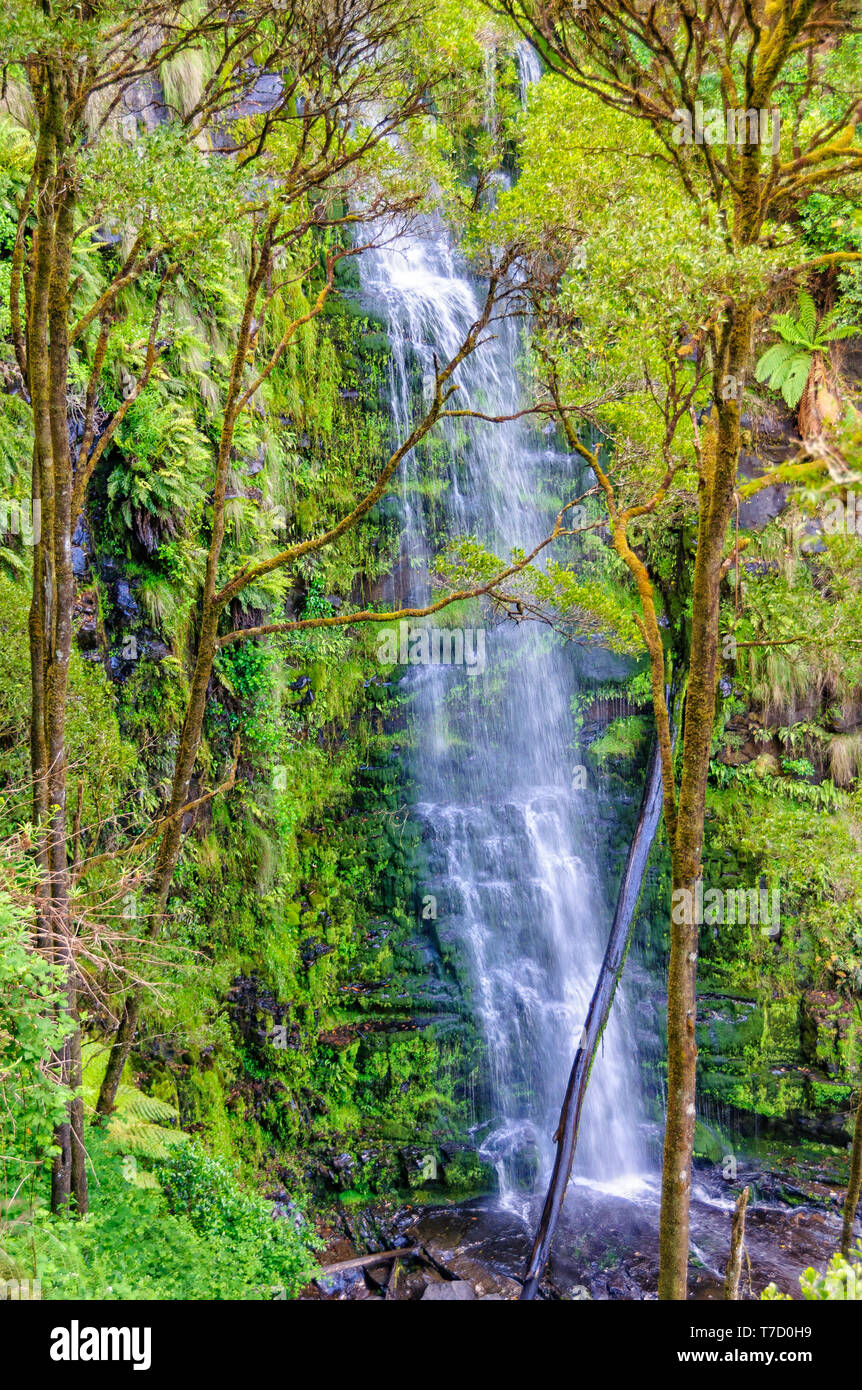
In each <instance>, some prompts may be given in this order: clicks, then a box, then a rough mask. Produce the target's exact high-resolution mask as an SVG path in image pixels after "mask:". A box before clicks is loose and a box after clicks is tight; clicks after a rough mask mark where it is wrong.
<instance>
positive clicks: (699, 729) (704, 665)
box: [658, 305, 752, 1300]
mask: <svg viewBox="0 0 862 1390" xmlns="http://www.w3.org/2000/svg"><path fill="white" fill-rule="evenodd" d="M751 323H752V314H751V309H750V307H749V306H747V305H742V306H737V307H735V308H734V309H732V310H731V311H729V313H728V319H727V323H726V325H725V328H724V330H723V335H722V343H721V353H720V360H719V362H718V363H717V365H716V369H715V373H714V379H713V400H714V402H715V409H716V414H717V426H714V427H713V429H712V430H710V431H709V437H708V439H707V442H706V444H705V447H704V448H703V450H702V456H701V466H700V483H699V513H698V538H697V554H696V556H695V563H694V575H693V583H692V637H691V655H690V659H689V680H688V688H687V691H686V701H685V724H684V733H683V749H682V773H681V777H680V792H679V804H678V808H677V819H676V832H675V834H674V836H673V839H672V849H671V858H672V863H673V888H674V893H675V895H676V897H675V901H676V903H677V904H680V903H683V902H686V901H687V902H688V903H689V904H690V905H691V906H692V908H693V907H694V903H695V901H696V889H697V884H698V881H699V879H700V872H701V856H702V853H703V827H704V821H705V813H706V783H707V777H708V775H709V755H710V750H711V747H712V733H713V724H714V721H715V691H716V685H717V682H718V674H719V667H718V652H719V592H720V585H721V564H722V556H723V551H724V546H725V542H726V537H727V528H728V525H729V523H730V516H731V511H732V508H733V493H734V486H735V483H736V471H737V466H738V462H739V443H740V423H739V403H738V401H737V400H736V399H734V398H732V399H730V400H727V401H725V400H723V399H722V395H723V393H722V383H723V381H724V379H725V377H727V376H731V375H732V376H734V377H735V378H736V379H737V380H741V379H742V377H743V375H744V372H745V367H746V365H747V362H748V358H749V350H750V341H751ZM695 915H696V914H695V913H694V912H693V911H692V912H691V913H686V912H684V911H677V912H676V913H675V914H674V913H672V915H671V927H670V961H669V965H668V990H667V1046H668V1081H667V1091H668V1101H667V1122H666V1127H665V1141H664V1158H663V1163H662V1209H661V1220H660V1225H659V1285H658V1295H659V1298H660V1299H675V1300H684V1299H685V1298H686V1296H687V1293H688V1251H689V1207H690V1202H691V1165H692V1154H693V1150H694V1122H695V1087H696V1080H697V1044H696V1041H695V1025H696V1022H697V952H698V927H699V923H698V922H696V921H694V920H691V921H686V920H676V921H675V920H674V916H676V917H677V918H679V919H685V917H687V916H690V917H692V918H694V916H695Z"/></svg>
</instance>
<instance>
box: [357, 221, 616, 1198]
mask: <svg viewBox="0 0 862 1390" xmlns="http://www.w3.org/2000/svg"><path fill="white" fill-rule="evenodd" d="M362 260H363V264H362V280H363V294H364V297H365V299H366V302H368V303H369V305H370V306H372V307H373V308H374V310H375V311H376V312H377V313H379V314H380V315H381V316H382V317H383V318H384V319H385V321H386V323H387V326H388V333H389V337H390V343H391V348H392V359H391V363H392V366H391V406H392V413H393V417H394V428H395V430H396V432H397V433H398V434H399V435H400V436H401V437H404V435H405V434H406V433H407V432H408V428H409V425H408V422H409V420H410V419H411V415H412V411H411V402H412V403H413V409H414V410H415V394H416V391H417V386H418V383H419V381H420V380H421V379H423V378H424V381H425V388H426V390H427V384H428V381H429V379H430V380H433V358H434V354H435V353H436V355H437V357H438V358H439V360H441V361H444V360H446V359H448V358H449V357H450V356H451V355H452V353H453V352H454V351H455V349H456V348H457V346H458V345H459V344H460V342H461V341H462V338H463V337H464V335H465V333H466V331H467V329H468V327H469V325H470V324H472V323H473V322H474V321H475V319H476V317H477V316H478V313H479V295H480V293H481V291H480V289H479V287H478V286H477V285H476V283H475V281H474V280H473V279H471V277H470V276H469V274H468V273H467V271H466V269H465V267H464V266H463V265H462V264H461V263H459V259H458V256H457V254H456V252H455V250H454V249H453V247H452V245H451V244H450V241H449V238H448V236H447V234H446V231H445V228H444V227H443V226H442V225H439V224H437V223H434V222H428V223H426V225H425V226H424V228H423V229H422V230H421V233H420V234H414V235H412V236H410V237H407V238H404V239H402V240H400V241H399V242H398V243H397V244H395V245H392V246H388V247H386V248H385V249H381V250H376V251H372V252H367V253H365V255H364V256H363V258H362ZM494 331H495V333H496V337H494V338H493V339H492V340H491V341H488V342H486V343H485V344H484V345H483V346H481V347H480V348H479V349H478V350H477V351H476V352H475V353H474V355H473V356H472V357H471V358H469V359H468V360H467V361H466V362H465V363H464V364H463V365H462V367H461V368H460V370H459V371H458V373H457V377H456V379H457V381H458V382H459V384H460V390H459V391H458V393H457V404H458V406H459V407H463V406H469V407H470V408H472V409H478V410H481V411H482V412H483V413H485V414H491V415H500V414H511V413H512V412H514V411H515V410H517V409H518V408H519V404H520V403H521V401H520V397H521V393H520V387H519V381H518V373H517V365H516V364H517V356H518V351H519V346H520V344H519V333H518V330H517V329H516V328H515V327H514V325H513V323H512V322H511V321H509V322H508V323H505V322H504V323H501V324H497V325H496V326H495V330H494ZM546 428H547V427H546ZM435 437H436V439H437V440H438V443H437V444H436V445H435V446H432V448H431V449H430V450H425V451H424V452H423V457H422V459H419V458H417V457H415V456H414V457H412V458H409V459H408V460H406V461H405V464H404V465H402V467H403V468H404V469H405V472H404V474H403V477H402V480H401V486H402V502H403V513H404V517H405V531H404V536H403V544H404V550H405V556H404V562H403V563H402V564H401V565H400V566H399V567H398V568H399V573H400V575H401V576H402V579H401V587H400V590H399V592H398V593H397V595H396V596H397V598H398V599H399V600H400V601H402V602H409V603H410V604H413V605H418V604H421V603H423V602H427V600H428V593H429V582H428V574H427V567H426V563H425V561H426V559H427V557H428V555H429V554H430V553H433V551H434V550H435V548H436V547H437V546H438V545H439V544H440V543H441V541H443V540H444V539H445V536H446V535H449V536H456V535H465V534H466V535H471V534H472V535H475V536H476V538H477V539H478V540H479V541H480V542H481V543H482V544H484V545H486V546H487V547H488V548H489V549H491V550H492V551H493V552H494V553H495V554H497V555H499V556H502V557H503V558H504V559H505V558H507V557H508V554H509V551H510V549H511V547H512V546H514V545H519V546H522V547H524V548H528V547H529V546H530V545H531V544H532V543H535V541H536V540H538V539H540V538H541V537H542V536H544V535H546V534H548V528H549V523H550V524H552V519H553V510H554V509H553V507H552V505H551V504H549V503H543V502H542V500H541V498H542V493H543V490H544V487H545V484H546V480H547V477H548V474H549V471H550V470H551V469H553V468H556V469H557V471H561V470H562V471H565V474H566V477H567V478H568V479H570V480H571V482H572V484H574V483H575V482H576V479H575V478H573V477H572V471H573V465H572V460H571V458H562V457H560V456H559V455H555V453H554V451H553V448H552V447H551V443H550V440H549V438H548V436H547V435H543V433H542V432H541V431H539V430H538V429H537V427H536V426H535V425H529V424H526V423H524V422H523V421H521V422H519V421H513V422H510V423H506V424H502V425H492V424H489V423H485V422H481V421H475V420H463V419H459V420H457V421H449V422H446V424H445V425H444V426H442V427H441V426H438V427H437V430H436V431H435ZM441 444H442V447H441ZM417 452H419V451H417ZM429 460H433V463H432V462H430V461H429ZM434 469H436V470H437V471H436V472H435V473H434V476H439V478H440V479H441V480H442V481H444V482H445V488H444V489H443V490H442V492H441V490H440V489H439V487H438V488H436V489H435V487H434V486H433V477H432V476H430V475H431V473H432V471H433V470H434ZM575 491H577V488H575ZM435 493H439V494H440V495H439V497H437V498H435ZM441 532H442V533H443V534H442V535H441V534H440V533H441ZM435 533H436V534H435ZM432 537H433V539H430V538H432ZM405 574H406V575H407V578H406V579H404V578H403V576H404V575H405ZM444 613H445V610H444ZM449 621H466V622H468V623H473V624H474V625H475V624H476V623H477V622H478V623H481V622H482V621H483V620H482V618H481V617H479V616H476V615H474V616H473V617H471V618H468V619H466V620H465V619H463V618H459V619H456V620H451V619H447V618H445V617H444V622H449ZM468 636H469V637H470V639H471V640H472V642H473V643H474V646H475V644H476V634H475V633H470V634H468V633H467V632H466V631H465V634H464V638H465V650H469V647H468V645H467V641H468ZM483 636H484V649H483V654H484V663H483V664H484V670H481V669H480V664H479V663H478V661H476V662H475V663H474V669H473V671H472V672H471V671H470V669H469V667H468V666H466V665H465V666H461V667H458V666H456V665H454V664H453V665H444V664H441V663H440V662H439V661H438V662H434V661H433V660H428V659H427V658H428V653H427V652H426V653H425V656H424V659H423V662H422V663H420V664H415V665H411V666H410V667H409V671H408V674H407V676H406V678H405V681H406V684H407V686H408V688H409V691H410V694H411V697H412V698H411V700H410V708H411V720H412V733H413V738H412V748H413V751H412V758H413V767H412V772H413V777H414V781H415V785H416V787H417V789H418V796H419V800H418V803H417V805H416V806H415V807H414V813H415V814H416V815H417V816H419V817H420V818H421V820H422V822H423V825H424V828H425V835H426V843H427V845H428V849H429V857H430V858H429V862H430V873H431V877H430V879H429V881H428V882H427V884H425V885H423V888H422V891H423V893H425V894H427V895H429V897H428V899H426V901H430V902H431V903H433V905H434V912H435V914H436V919H437V920H436V923H435V927H436V931H437V933H438V936H439V938H440V939H441V940H442V941H443V942H444V943H452V945H453V946H454V947H455V948H456V950H457V951H458V952H459V953H460V954H461V956H462V958H464V957H465V958H466V960H467V962H468V966H469V979H470V988H471V990H472V1006H473V1010H474V1014H475V1016H476V1018H477V1020H478V1023H479V1025H480V1028H481V1032H482V1035H483V1037H484V1040H485V1044H486V1049H487V1068H486V1074H485V1075H484V1076H482V1077H481V1078H480V1090H481V1092H482V1094H483V1096H484V1098H485V1103H486V1108H487V1111H488V1114H489V1115H490V1120H489V1122H488V1123H487V1124H486V1125H485V1126H484V1128H482V1129H481V1131H480V1133H479V1139H480V1141H481V1150H482V1152H483V1154H484V1155H485V1156H486V1157H487V1158H488V1159H489V1161H491V1162H493V1163H494V1164H495V1165H496V1168H497V1172H498V1175H499V1182H500V1189H501V1193H502V1194H503V1198H504V1200H507V1201H509V1202H510V1203H512V1204H514V1203H515V1200H516V1198H517V1197H518V1194H521V1193H524V1192H525V1191H532V1190H534V1189H535V1187H536V1186H537V1185H538V1184H540V1182H541V1181H542V1179H543V1178H545V1177H546V1176H547V1173H548V1171H549V1168H550V1164H551V1161H552V1158H553V1143H552V1134H553V1132H554V1130H555V1128H556V1122H557V1117H558V1114H559V1107H560V1104H561V1102H562V1097H563V1094H564V1090H565V1085H566V1079H567V1076H568V1072H569V1068H570V1066H571V1062H572V1057H573V1055H574V1051H575V1048H576V1046H577V1041H578V1038H579V1036H580V1032H581V1029H582V1028H583V1024H584V1018H585V1014H586V1009H587V1005H588V1003H589V999H590V995H591V992H592V989H593V987H594V985H595V981H596V977H597V972H598V969H599V965H600V963H601V959H602V953H603V950H604V946H605V943H606V940H607V935H608V930H609V925H610V913H609V911H608V907H607V902H606V894H605V893H604V892H603V891H602V884H601V879H600V874H601V869H600V867H599V866H600V864H601V860H602V856H601V850H600V845H599V843H598V836H597V833H596V830H595V825H594V809H595V808H594V803H593V799H592V793H591V791H590V789H589V787H587V788H582V787H580V786H579V785H577V784H578V783H579V781H580V780H581V779H580V778H573V762H575V761H577V760H576V757H575V752H574V749H573V721H572V715H571V707H570V701H571V697H572V695H574V694H575V691H576V685H575V674H574V666H573V662H572V658H571V653H570V650H567V649H566V648H565V646H564V645H563V643H562V641H561V640H560V639H559V638H558V637H557V636H556V635H555V634H554V633H552V632H551V631H550V630H549V629H547V628H539V627H538V625H536V624H535V623H530V622H527V623H524V624H515V623H512V622H508V621H502V622H498V623H496V625H491V626H486V629H485V630H484V633H483ZM456 650H457V649H456ZM419 655H420V656H422V652H421V651H419ZM474 656H475V650H474ZM590 775H592V774H590ZM624 1012H625V1005H624V1000H623V999H621V998H619V997H618V1000H617V1003H616V1004H615V1007H614V1015H613V1017H612V1019H611V1023H610V1025H609V1027H608V1029H607V1032H606V1035H605V1038H604V1041H603V1046H602V1049H601V1050H600V1053H599V1055H598V1057H597V1059H596V1064H595V1067H594V1069H593V1075H592V1079H591V1082H590V1090H589V1096H588V1099H587V1104H586V1109H585V1114H584V1122H583V1124H582V1127H581V1141H580V1145H579V1151H578V1157H577V1160H576V1166H575V1173H576V1174H579V1175H580V1176H582V1177H586V1178H591V1179H602V1180H610V1179H613V1178H619V1177H621V1176H622V1175H625V1174H633V1173H635V1172H636V1171H638V1170H640V1169H641V1168H642V1166H643V1165H642V1162H641V1152H640V1139H639V1129H638V1119H639V1111H638V1094H639V1085H638V1077H637V1064H636V1059H635V1057H634V1056H633V1051H632V1047H631V1045H630V1042H629V1036H628V1031H627V1028H626V1026H625V1018H624Z"/></svg>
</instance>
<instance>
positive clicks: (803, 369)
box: [781, 353, 811, 410]
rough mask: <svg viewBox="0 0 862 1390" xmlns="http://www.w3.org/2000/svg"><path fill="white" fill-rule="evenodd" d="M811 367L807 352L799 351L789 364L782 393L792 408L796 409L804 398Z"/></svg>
mask: <svg viewBox="0 0 862 1390" xmlns="http://www.w3.org/2000/svg"><path fill="white" fill-rule="evenodd" d="M810 368H811V358H810V357H809V356H808V354H807V353H799V355H798V356H797V357H794V358H793V360H792V362H790V363H789V364H788V369H787V374H786V376H785V377H784V380H783V381H782V383H781V394H782V396H783V397H784V399H785V401H786V402H787V404H788V405H789V406H790V408H791V410H794V409H795V408H796V406H797V405H798V404H799V402H800V401H801V399H802V392H803V391H804V390H805V383H806V381H807V380H808V372H809V370H810Z"/></svg>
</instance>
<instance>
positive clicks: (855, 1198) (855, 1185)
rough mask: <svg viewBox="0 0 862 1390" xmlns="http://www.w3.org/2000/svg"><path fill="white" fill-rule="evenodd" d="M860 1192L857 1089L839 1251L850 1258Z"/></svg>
mask: <svg viewBox="0 0 862 1390" xmlns="http://www.w3.org/2000/svg"><path fill="white" fill-rule="evenodd" d="M860 1192H862V1090H860V1091H859V1104H858V1105H857V1107H856V1126H855V1128H854V1130H853V1148H852V1150H851V1154H850V1177H849V1178H848V1181H847V1195H846V1197H845V1198H844V1224H843V1226H842V1228H841V1253H842V1255H843V1256H844V1258H845V1259H848V1260H849V1258H850V1248H851V1246H852V1244H853V1222H854V1220H855V1218H856V1209H857V1207H858V1206H859V1194H860Z"/></svg>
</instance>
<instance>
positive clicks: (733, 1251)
mask: <svg viewBox="0 0 862 1390" xmlns="http://www.w3.org/2000/svg"><path fill="white" fill-rule="evenodd" d="M747 1206H748V1188H747V1187H744V1188H743V1189H742V1191H741V1192H740V1194H739V1196H738V1198H737V1200H736V1206H735V1208H734V1211H733V1224H732V1226H731V1229H730V1254H729V1255H728V1257H727V1270H726V1272H725V1275H724V1297H725V1298H726V1299H731V1300H733V1299H738V1298H739V1276H740V1274H741V1273H742V1254H743V1251H744V1250H745V1209H746V1207H747Z"/></svg>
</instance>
